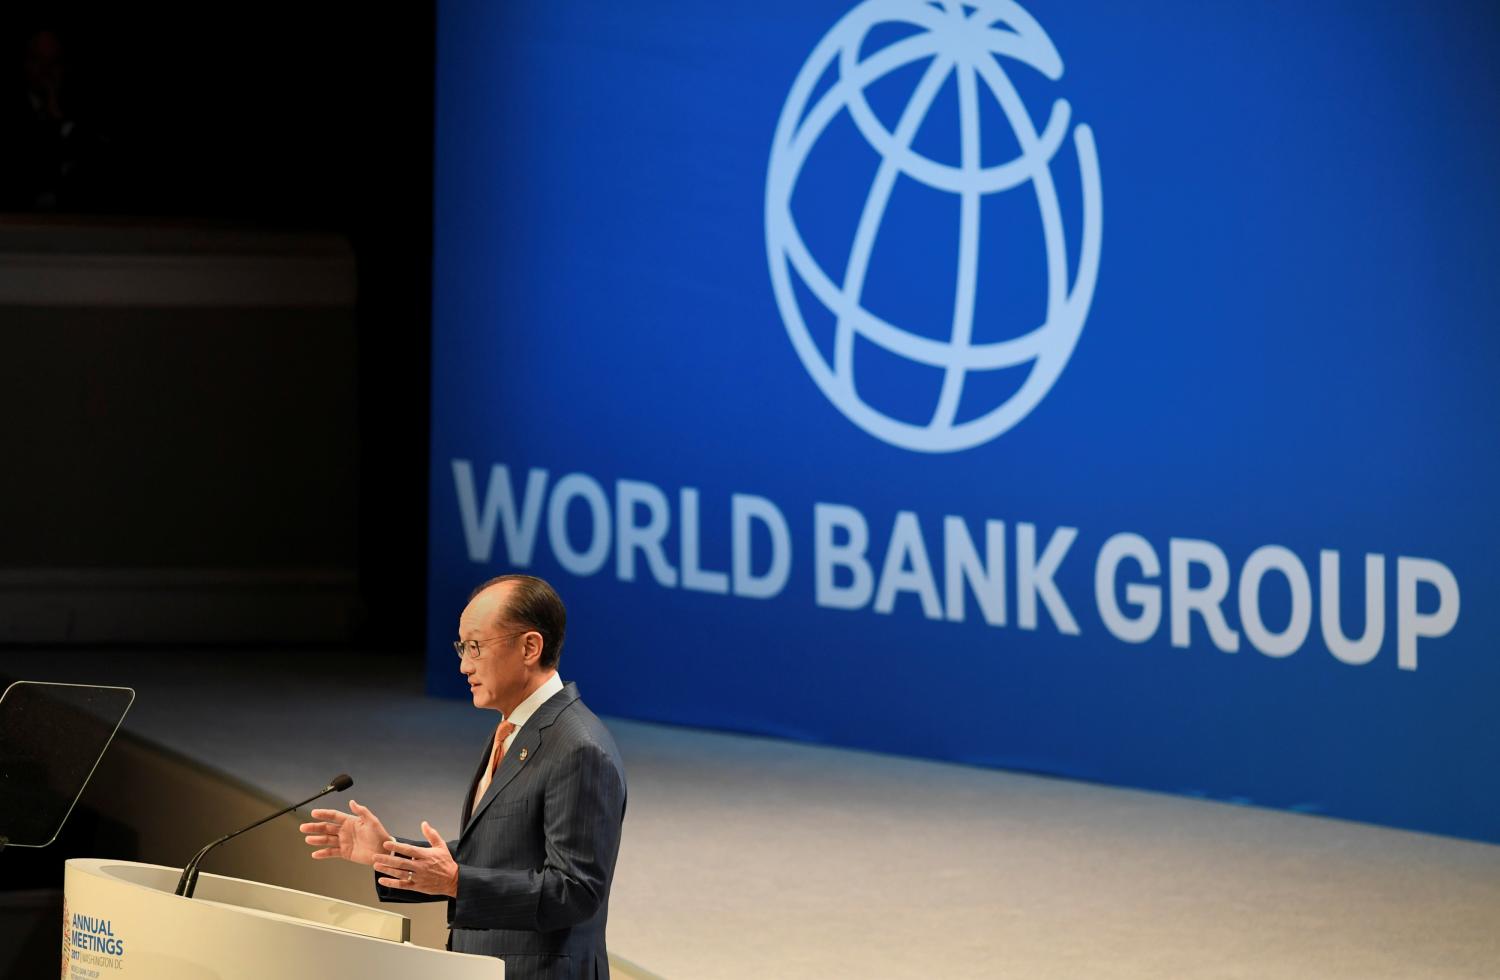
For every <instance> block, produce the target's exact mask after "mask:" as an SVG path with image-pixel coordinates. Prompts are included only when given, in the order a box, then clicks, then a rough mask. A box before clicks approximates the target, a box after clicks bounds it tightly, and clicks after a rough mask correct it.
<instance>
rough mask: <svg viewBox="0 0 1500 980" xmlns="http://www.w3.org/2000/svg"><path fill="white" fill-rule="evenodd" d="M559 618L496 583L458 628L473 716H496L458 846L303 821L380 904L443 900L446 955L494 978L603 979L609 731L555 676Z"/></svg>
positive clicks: (616, 830) (535, 586) (614, 845)
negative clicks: (475, 960)
mask: <svg viewBox="0 0 1500 980" xmlns="http://www.w3.org/2000/svg"><path fill="white" fill-rule="evenodd" d="M566 619H567V614H566V612H565V611H564V609H563V604H562V600H561V599H559V598H558V596H557V593H556V592H554V591H553V590H552V587H551V586H549V585H548V584H547V583H546V582H543V581H542V580H541V579H538V578H533V577H531V576H529V575H502V576H500V577H499V578H496V579H491V580H490V581H488V582H486V583H484V584H483V585H481V586H480V587H479V588H478V589H476V590H474V594H473V595H472V596H471V597H470V599H469V604H468V605H467V606H466V607H465V608H464V611H463V614H462V615H461V616H460V617H459V621H458V630H459V639H458V641H457V642H455V643H454V648H455V649H456V650H457V651H458V654H459V662H460V665H461V666H460V670H461V671H462V672H463V674H464V676H465V677H466V678H467V679H468V682H469V689H470V691H471V693H472V696H473V700H474V706H475V707H476V708H489V709H494V710H497V711H499V712H500V713H501V716H502V720H501V722H500V724H499V725H498V726H497V728H496V730H495V733H494V736H493V738H490V739H487V740H486V743H485V746H484V752H483V754H482V757H481V758H480V764H479V768H478V770H477V771H476V772H475V774H474V780H473V782H472V783H471V784H470V787H469V792H468V795H467V796H466V797H465V799H464V806H463V812H462V814H461V815H460V826H461V827H462V828H463V830H462V832H461V833H460V834H459V836H458V838H457V839H456V840H451V841H445V840H443V838H442V836H441V835H439V834H438V832H437V831H436V830H434V829H433V828H432V825H431V824H429V823H427V821H425V820H424V821H423V822H422V834H423V836H424V837H425V838H426V840H425V841H413V840H406V839H398V838H393V837H391V835H390V834H389V833H387V832H386V829H385V826H384V825H383V824H381V822H380V819H379V818H378V817H376V816H375V814H374V813H373V812H372V811H371V810H370V809H369V808H368V807H364V806H361V805H360V804H359V803H356V802H355V801H354V800H350V801H349V808H350V810H351V811H353V812H352V813H344V812H342V811H340V810H323V809H319V810H314V811H312V817H313V820H314V822H312V823H305V824H303V825H302V832H303V833H304V834H306V835H307V843H308V844H310V845H312V846H314V847H315V848H317V850H314V851H313V853H312V856H313V857H314V858H316V859H319V860H322V859H328V858H343V859H344V860H347V861H353V862H356V863H359V864H367V865H370V866H372V867H373V868H374V869H375V873H376V891H377V892H378V894H379V896H380V898H381V900H382V901H392V902H431V901H440V900H443V899H446V900H447V902H448V926H449V934H448V948H449V949H453V950H457V951H459V952H463V953H481V954H486V955H489V956H498V957H500V958H501V959H502V960H504V961H505V976H506V980H533V978H534V980H564V978H566V980H574V978H577V980H583V978H587V980H595V978H600V977H604V978H607V977H608V976H609V957H608V953H607V952H606V950H605V945H604V927H605V922H606V920H607V918H608V915H609V889H610V881H611V879H612V878H613V877H614V870H615V857H616V855H617V854H618V853H619V848H620V825H621V822H622V821H623V819H624V817H625V773H624V770H623V769H622V768H621V765H620V753H619V750H618V749H617V748H616V747H615V743H614V739H613V738H611V737H610V734H609V731H608V730H607V729H606V728H605V727H604V725H603V724H602V723H601V722H600V721H599V719H598V718H597V717H595V715H594V713H593V712H592V711H590V710H589V709H588V708H587V707H585V706H584V704H583V702H582V701H581V700H579V697H578V687H577V685H575V684H566V685H565V684H563V682H562V680H561V679H560V678H559V677H558V676H557V662H558V657H559V655H560V654H561V653H562V644H563V633H564V628H565V626H566Z"/></svg>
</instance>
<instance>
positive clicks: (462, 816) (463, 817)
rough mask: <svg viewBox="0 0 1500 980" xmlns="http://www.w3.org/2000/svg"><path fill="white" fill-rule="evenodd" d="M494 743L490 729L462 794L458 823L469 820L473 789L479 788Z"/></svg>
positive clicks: (463, 823) (493, 735) (472, 802)
mask: <svg viewBox="0 0 1500 980" xmlns="http://www.w3.org/2000/svg"><path fill="white" fill-rule="evenodd" d="M494 744H495V733H494V731H493V730H492V731H491V732H490V734H489V736H488V737H487V738H486V739H485V740H484V751H483V752H481V753H480V754H479V765H478V766H476V767H475V769H474V778H472V779H470V780H469V791H468V792H467V793H465V794H464V808H463V812H461V813H459V815H458V825H459V826H460V827H463V826H465V825H466V824H468V822H469V811H470V810H472V809H474V791H475V790H476V789H478V788H479V780H480V777H482V776H483V775H484V771H485V769H487V768H489V764H490V750H491V749H492V748H493V747H494Z"/></svg>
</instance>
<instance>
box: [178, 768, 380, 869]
mask: <svg viewBox="0 0 1500 980" xmlns="http://www.w3.org/2000/svg"><path fill="white" fill-rule="evenodd" d="M353 785H354V780H352V779H350V778H349V774H348V773H342V772H341V773H339V774H338V775H337V776H334V777H333V778H332V779H330V780H329V781H328V785H327V786H324V787H323V788H322V789H320V790H318V791H317V792H316V793H314V794H313V795H312V796H309V797H308V798H307V799H305V800H303V801H302V802H301V803H293V804H292V805H291V806H289V807H287V808H286V809H285V810H277V811H276V812H275V813H273V814H271V815H270V816H269V817H264V818H262V819H260V820H257V821H255V822H254V823H253V824H251V825H250V826H248V827H242V828H240V829H239V830H236V831H235V832H234V833H232V834H225V835H224V836H223V837H220V838H219V839H218V840H216V841H214V842H213V843H212V844H207V845H205V846H204V848H203V850H201V851H199V852H198V853H197V854H195V855H193V859H192V860H191V861H189V862H188V863H187V867H185V868H183V869H182V877H181V878H179V879H177V892H176V894H178V895H181V896H182V897H183V898H192V897H193V890H194V889H195V888H197V887H198V865H199V864H201V863H202V862H203V857H204V855H206V854H207V853H208V852H209V851H211V850H213V849H214V848H216V847H218V846H219V845H220V844H222V843H224V842H225V841H229V840H233V839H234V838H236V837H238V836H239V835H240V834H243V833H244V832H245V831H247V830H254V829H255V828H256V827H259V826H260V825H261V824H263V823H266V822H267V821H270V820H275V819H276V818H277V817H279V816H281V815H282V814H283V813H291V812H292V811H293V810H295V809H297V808H298V807H299V806H306V805H307V804H309V803H311V802H312V801H313V800H316V799H318V798H319V797H322V796H327V795H328V794H329V793H342V792H343V791H344V790H346V789H348V788H349V787H350V786H353Z"/></svg>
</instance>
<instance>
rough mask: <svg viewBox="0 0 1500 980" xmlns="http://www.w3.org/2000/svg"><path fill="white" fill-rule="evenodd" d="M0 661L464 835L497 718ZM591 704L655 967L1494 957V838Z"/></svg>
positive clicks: (393, 824)
mask: <svg viewBox="0 0 1500 980" xmlns="http://www.w3.org/2000/svg"><path fill="white" fill-rule="evenodd" d="M0 657H3V661H4V664H3V666H4V668H5V671H6V672H7V673H11V674H14V675H17V676H26V677H32V678H37V679H52V680H68V681H74V682H93V683H127V684H130V685H131V686H134V687H135V688H137V690H138V697H137V700H136V704H135V707H134V709H133V710H132V712H131V714H130V716H129V718H128V719H127V722H126V727H127V728H128V729H130V730H131V731H133V732H134V733H136V734H138V735H140V736H142V737H144V738H147V739H151V740H153V741H156V742H159V743H161V744H163V745H165V746H167V747H168V748H171V749H174V750H176V751H178V752H180V753H183V754H185V755H188V756H190V757H192V758H193V759H196V760H198V761H200V762H202V763H204V764H206V765H208V766H211V767H214V768H216V769H219V770H222V771H224V772H226V773H229V774H231V775H233V776H235V777H237V778H238V779H241V780H244V781H246V782H249V783H251V784H253V785H255V786H258V787H260V788H262V789H264V790H265V791H267V792H268V793H270V794H273V795H275V796H278V797H282V798H285V799H289V800H290V799H299V798H301V797H303V796H305V795H307V794H308V793H309V792H312V791H313V790H314V789H316V787H318V786H320V785H322V784H323V783H324V782H325V781H326V780H327V779H329V778H330V777H331V776H332V775H333V774H335V773H338V772H348V773H350V774H351V775H353V776H354V779H355V784H356V785H355V787H354V790H353V791H352V794H351V795H353V797H354V798H355V799H357V800H359V801H360V802H361V803H364V804H366V805H368V806H370V807H372V808H373V809H374V810H375V811H376V812H377V813H378V814H379V815H380V816H381V817H382V818H383V819H384V821H385V822H386V824H387V826H389V827H390V828H391V829H392V830H393V831H394V832H397V833H407V834H412V835H414V836H415V835H417V834H416V827H417V824H418V822H419V821H420V820H422V819H426V820H429V821H431V822H432V823H433V824H434V825H435V826H436V827H437V828H438V829H439V830H440V831H443V832H445V833H447V834H450V835H451V834H452V833H454V832H455V830H456V821H457V813H456V811H457V809H458V805H459V802H460V800H461V798H462V796H463V792H464V785H465V781H466V780H467V779H469V778H470V777H471V776H472V774H473V768H472V767H473V763H474V757H475V753H476V751H477V750H476V746H478V745H480V744H481V743H482V741H483V739H484V737H485V734H486V732H487V731H489V730H490V729H491V728H492V726H493V719H494V716H493V715H492V714H491V713H489V712H478V711H474V710H473V709H471V708H470V707H469V706H468V705H467V704H466V703H463V702H454V701H444V700H437V699H432V698H427V697H425V696H423V694H422V692H421V678H420V665H419V664H418V663H417V662H416V661H415V660H411V661H402V662H398V661H393V660H390V659H381V658H374V659H371V658H362V657H358V656H354V655H351V654H348V653H328V652H321V651H312V652H300V653H293V654H289V653H275V654H265V653H257V652H249V651H211V652H205V653H201V654H188V653H183V652H175V653H170V654H145V653H138V652H104V653H78V652H56V651H53V652H45V653H36V654H27V653H19V652H15V651H11V652H6V653H4V654H0ZM564 666H566V661H564ZM564 676H565V677H566V671H564ZM583 694H584V697H585V699H587V697H588V691H587V690H585V691H584V692H583ZM606 721H607V722H608V724H609V725H610V727H611V729H612V730H613V731H614V733H615V736H616V738H617V739H618V741H619V744H620V748H621V751H622V753H623V754H624V757H625V764H626V768H627V774H628V778H629V793H630V796H629V810H628V814H627V817H626V821H625V837H624V845H623V849H622V852H621V856H620V864H619V868H618V871H617V874H616V879H615V888H614V893H613V897H612V899H611V908H610V925H609V945H610V950H611V952H612V953H615V954H618V955H620V956H622V957H624V958H626V959H627V960H629V961H631V962H633V963H635V964H638V965H639V966H641V967H643V968H645V970H648V971H650V972H651V973H654V974H657V975H659V976H661V977H664V978H670V980H700V978H702V980H711V978H750V977H757V978H759V977H777V978H781V977H809V978H824V977H854V978H877V977H913V978H928V977H942V978H959V977H1020V978H1053V977H1056V978H1077V977H1119V978H1147V977H1149V978H1159V977H1245V978H1250V977H1254V978H1265V977H1299V978H1300V977H1319V978H1345V977H1347V978H1351V980H1352V978H1360V980H1374V978H1385V977H1423V978H1429V977H1495V976H1500V847H1495V846H1491V845H1486V844H1478V843H1473V842H1467V841H1459V840H1452V839H1448V838H1442V837H1435V836H1431V835H1425V834H1417V833H1409V832H1404V831H1396V830H1388V829H1384V828H1379V827H1371V826H1366V825H1362V824H1356V823H1350V822H1346V821H1340V820H1332V819H1327V818H1321V817H1311V816H1303V815H1298V814H1292V813H1282V812H1277V811H1269V810H1261V809H1255V808H1250V807H1237V806H1230V805H1225V804H1219V803H1209V802H1204V801H1199V800H1192V799H1186V798H1181V797H1174V796H1165V795H1159V794H1154V793H1145V792H1138V791H1133V790H1124V789H1115V788H1110V787H1103V786H1096V785H1090V784H1082V783H1075V782H1069V781H1066V780H1059V779H1048V778H1043V777H1037V776H1029V775H1021V774H1016V773H1007V772H996V771H990V770H983V769H975V768H969V767H964V766H956V765H945V764H940V763H932V762H925V761H917V760H911V759H903V758H897V757H890V756H880V755H874V754H869V753H863V752H852V751H844V750H837V749H829V748H823V747H818V746H808V745H802V744H797V743H791V742H783V741H778V740H773V739H762V738H751V737H744V736H736V735H725V734H718V733H711V732H702V731H696V730H691V729H682V728H673V727H668V726H661V725H650V724H642V723H639V722H630V721H624V720H619V719H606ZM288 846H289V847H300V846H301V843H300V840H297V841H289V842H288Z"/></svg>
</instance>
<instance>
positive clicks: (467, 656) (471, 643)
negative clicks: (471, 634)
mask: <svg viewBox="0 0 1500 980" xmlns="http://www.w3.org/2000/svg"><path fill="white" fill-rule="evenodd" d="M530 632H532V631H531V630H517V631H516V632H514V633H506V634H505V635H504V636H487V637H485V638H484V639H482V640H454V641H453V652H454V653H456V654H458V656H459V658H460V659H464V660H478V659H479V658H480V657H482V656H484V650H483V647H484V645H485V644H486V643H496V642H498V641H500V640H512V639H515V638H516V637H518V636H525V635H526V634H527V633H530Z"/></svg>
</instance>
